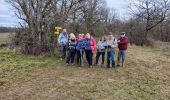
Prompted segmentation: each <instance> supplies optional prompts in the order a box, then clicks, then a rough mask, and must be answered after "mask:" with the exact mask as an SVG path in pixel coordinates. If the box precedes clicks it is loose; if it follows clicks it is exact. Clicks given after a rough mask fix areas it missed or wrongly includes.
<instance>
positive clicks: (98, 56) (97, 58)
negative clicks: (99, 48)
mask: <svg viewBox="0 0 170 100" xmlns="http://www.w3.org/2000/svg"><path fill="white" fill-rule="evenodd" d="M100 55H102V64H104V58H105V52H97V55H96V64H98V61H99V58H100Z"/></svg>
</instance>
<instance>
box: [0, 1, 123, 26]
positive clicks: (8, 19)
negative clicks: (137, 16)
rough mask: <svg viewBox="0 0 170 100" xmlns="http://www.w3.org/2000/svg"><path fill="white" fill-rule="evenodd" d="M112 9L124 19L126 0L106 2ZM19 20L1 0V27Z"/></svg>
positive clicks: (14, 23)
mask: <svg viewBox="0 0 170 100" xmlns="http://www.w3.org/2000/svg"><path fill="white" fill-rule="evenodd" d="M106 1H107V4H108V6H109V7H110V8H115V9H116V10H117V11H116V12H117V13H118V14H119V15H120V16H121V17H124V15H125V14H126V10H125V4H126V2H125V1H126V0H106ZM18 21H19V20H18V19H17V18H16V17H15V14H14V11H13V10H12V7H11V6H10V5H9V4H8V3H6V2H5V0H0V26H15V25H17V24H18Z"/></svg>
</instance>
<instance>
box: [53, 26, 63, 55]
mask: <svg viewBox="0 0 170 100" xmlns="http://www.w3.org/2000/svg"><path fill="white" fill-rule="evenodd" d="M61 29H62V27H55V31H54V48H53V52H54V53H55V50H56V48H57V42H58V41H57V38H58V36H59V34H60V30H61Z"/></svg>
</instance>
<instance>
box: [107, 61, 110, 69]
mask: <svg viewBox="0 0 170 100" xmlns="http://www.w3.org/2000/svg"><path fill="white" fill-rule="evenodd" d="M107 68H110V60H107Z"/></svg>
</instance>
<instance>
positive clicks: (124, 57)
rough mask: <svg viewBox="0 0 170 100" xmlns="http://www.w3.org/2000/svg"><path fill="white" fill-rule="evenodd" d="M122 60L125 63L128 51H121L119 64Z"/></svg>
mask: <svg viewBox="0 0 170 100" xmlns="http://www.w3.org/2000/svg"><path fill="white" fill-rule="evenodd" d="M121 60H122V62H125V60H126V50H119V52H118V62H120V61H121Z"/></svg>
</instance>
